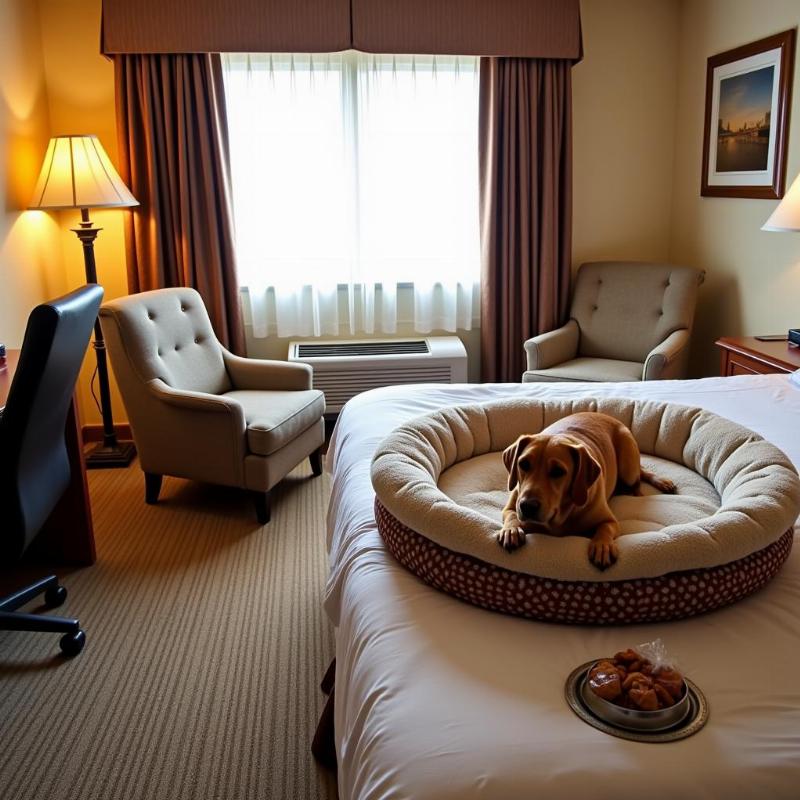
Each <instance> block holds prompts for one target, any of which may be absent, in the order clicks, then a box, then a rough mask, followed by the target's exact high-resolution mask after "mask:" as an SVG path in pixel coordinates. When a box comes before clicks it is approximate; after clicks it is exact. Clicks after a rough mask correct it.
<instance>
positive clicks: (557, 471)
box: [547, 464, 567, 478]
mask: <svg viewBox="0 0 800 800" xmlns="http://www.w3.org/2000/svg"><path fill="white" fill-rule="evenodd" d="M547 474H548V475H549V476H550V477H551V478H560V477H562V476H563V475H566V474H567V471H566V470H565V469H564V467H562V466H561V465H560V464H553V466H552V467H550V472H548V473H547Z"/></svg>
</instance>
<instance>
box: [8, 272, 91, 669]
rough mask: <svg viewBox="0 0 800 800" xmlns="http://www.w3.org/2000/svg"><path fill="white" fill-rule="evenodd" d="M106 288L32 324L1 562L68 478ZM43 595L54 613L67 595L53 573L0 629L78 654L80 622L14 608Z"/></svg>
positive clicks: (58, 305) (14, 552)
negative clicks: (46, 639) (56, 638)
mask: <svg viewBox="0 0 800 800" xmlns="http://www.w3.org/2000/svg"><path fill="white" fill-rule="evenodd" d="M102 299H103V290H102V288H101V287H100V286H97V285H96V284H91V285H89V286H84V287H83V288H81V289H77V290H76V291H74V292H71V293H70V294H68V295H65V296H64V297H60V298H58V299H57V300H53V301H51V302H49V303H44V304H42V305H40V306H37V307H36V308H35V309H34V310H33V311H32V312H31V315H30V317H29V318H28V327H27V328H26V330H25V339H24V341H23V343H22V352H21V353H20V358H19V364H18V365H17V371H16V372H15V374H14V380H13V382H12V384H11V389H10V391H9V395H8V400H7V401H6V407H5V409H4V410H3V414H2V416H1V417H0V509H2V514H3V522H4V525H3V530H2V533H1V534H0V560H1V561H2V563H3V564H4V565H7V564H10V563H13V562H16V561H17V560H18V559H19V558H20V557H21V556H22V554H23V553H24V552H25V550H26V549H27V547H28V546H29V545H30V544H31V542H32V541H33V539H34V538H35V536H36V534H37V533H39V530H40V529H41V527H42V526H43V525H44V523H45V521H46V520H47V518H48V517H49V516H50V512H51V511H52V510H53V508H54V507H55V505H56V503H57V502H58V501H59V499H60V498H61V495H62V494H63V493H64V491H65V489H66V488H67V485H68V484H69V480H70V467H69V458H68V455H67V445H66V438H65V428H66V423H67V414H68V413H69V404H70V402H71V400H72V394H73V392H74V390H75V381H76V380H77V378H78V373H79V372H80V368H81V363H82V361H83V356H84V353H85V352H86V346H87V345H88V343H89V336H90V334H91V332H92V326H93V325H94V323H95V320H96V319H97V312H98V310H99V308H100V303H101V301H102ZM40 594H44V601H45V604H46V605H47V606H48V607H50V608H54V607H55V606H59V605H61V604H62V603H63V602H64V600H66V597H67V590H66V589H65V588H64V587H63V586H59V584H58V578H56V576H55V575H51V576H50V577H48V578H45V579H44V580H41V581H38V582H37V583H35V584H33V586H29V587H27V588H25V589H22V590H20V591H19V592H16V593H14V594H13V595H10V596H9V597H5V598H3V599H1V600H0V630H6V631H51V632H57V633H63V634H64V635H63V636H62V637H61V642H60V644H61V650H62V651H63V652H64V653H65V655H68V656H75V655H77V654H78V653H80V652H81V650H83V646H84V644H85V643H86V635H85V634H84V632H83V631H82V630H81V626H80V623H79V622H78V620H77V619H66V618H62V617H48V616H40V615H37V614H23V613H20V612H18V611H17V610H16V609H18V608H20V607H21V606H23V605H25V603H27V602H29V601H30V600H32V599H33V598H34V597H36V596H38V595H40Z"/></svg>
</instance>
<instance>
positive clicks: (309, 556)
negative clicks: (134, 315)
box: [0, 462, 336, 800]
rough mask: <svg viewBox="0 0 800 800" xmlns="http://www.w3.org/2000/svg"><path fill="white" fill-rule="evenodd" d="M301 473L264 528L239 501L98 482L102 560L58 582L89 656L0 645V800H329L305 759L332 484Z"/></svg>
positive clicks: (215, 492)
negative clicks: (147, 493)
mask: <svg viewBox="0 0 800 800" xmlns="http://www.w3.org/2000/svg"><path fill="white" fill-rule="evenodd" d="M310 475H311V472H310V469H309V468H308V462H305V463H304V464H303V465H302V466H300V467H298V468H297V469H296V470H295V471H294V472H293V473H292V474H291V475H290V476H289V478H287V479H286V480H285V481H284V482H283V483H282V484H281V485H280V486H279V487H278V488H277V489H276V490H275V492H274V493H273V505H272V522H271V523H270V524H269V525H268V526H266V527H265V528H263V529H262V528H260V527H259V526H258V525H257V523H256V522H255V515H254V512H253V509H252V507H251V505H250V502H249V499H248V498H247V497H246V496H245V495H244V494H242V493H239V492H237V491H233V490H229V489H224V488H219V487H209V486H201V485H198V484H192V483H188V482H186V481H181V480H177V479H166V480H165V481H164V488H163V490H162V501H161V502H160V503H159V505H158V506H155V507H151V506H147V505H145V503H144V502H143V495H144V488H143V479H142V475H141V472H140V471H139V469H138V467H137V466H135V465H134V466H132V467H131V468H130V469H126V470H106V471H102V470H101V471H93V472H91V473H90V489H91V497H92V504H93V509H94V517H95V528H96V538H97V547H98V561H97V563H96V564H95V565H94V566H93V567H90V568H87V569H82V570H77V571H74V572H72V573H71V574H68V575H66V576H65V585H66V586H67V588H68V589H69V593H70V595H69V598H68V600H67V603H66V605H65V606H64V607H63V611H64V612H65V613H66V614H75V615H76V616H79V617H80V619H81V622H82V624H83V626H84V629H85V630H86V634H87V645H86V649H85V650H84V652H83V653H82V654H81V655H80V656H78V657H77V658H76V659H74V660H71V661H70V660H65V659H63V658H62V657H61V656H59V655H58V653H59V650H58V635H57V634H26V633H0V742H2V746H0V787H2V789H1V790H0V794H2V797H3V798H4V800H12V798H25V799H26V800H27V799H28V798H30V800H34V798H36V799H37V800H44V799H45V798H59V800H62V799H63V800H67V799H69V800H75V799H77V798H79V799H80V800H90V798H98V799H102V800H107V799H108V798H113V799H114V800H124V799H127V798H131V799H132V798H142V800H144V799H145V798H147V800H150V799H151V798H164V800H166V799H167V798H169V799H170V800H173V799H174V800H181V799H182V798H186V799H187V800H189V798H220V799H222V798H225V799H226V800H235V799H236V798H262V799H263V798H282V799H283V798H291V799H292V800H294V799H295V798H296V799H297V800H301V798H314V799H316V798H335V797H336V789H335V780H334V779H333V778H332V777H331V776H330V775H328V774H327V773H325V772H324V771H322V770H320V769H318V768H317V766H316V764H315V762H314V761H313V759H312V756H311V753H310V752H309V745H310V742H311V737H312V735H313V732H314V727H315V725H316V721H317V717H318V715H319V712H320V710H321V708H322V705H323V703H322V701H323V696H322V694H321V692H320V691H319V688H318V684H319V680H320V678H321V677H322V674H323V672H324V670H325V667H326V666H327V665H328V663H329V661H330V660H331V658H332V656H333V631H332V628H331V626H330V625H329V623H328V620H327V618H326V617H325V615H324V612H323V611H322V608H321V601H322V590H323V586H324V581H325V576H326V571H327V561H326V556H325V545H324V536H325V534H324V530H325V528H324V520H325V508H326V504H327V498H328V493H329V484H328V477H327V476H326V475H323V476H322V477H321V478H317V479H312V478H311V477H310Z"/></svg>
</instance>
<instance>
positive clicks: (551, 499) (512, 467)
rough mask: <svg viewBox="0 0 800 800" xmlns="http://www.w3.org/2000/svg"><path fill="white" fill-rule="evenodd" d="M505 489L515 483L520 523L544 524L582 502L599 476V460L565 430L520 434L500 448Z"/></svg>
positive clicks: (560, 518)
mask: <svg viewBox="0 0 800 800" xmlns="http://www.w3.org/2000/svg"><path fill="white" fill-rule="evenodd" d="M503 463H504V464H505V466H506V469H507V470H508V490H509V491H511V490H512V489H514V488H515V487H518V491H517V516H518V517H519V520H520V522H522V523H526V522H527V523H532V524H537V525H541V526H544V527H545V528H548V527H549V526H552V525H554V524H556V523H562V522H563V521H564V520H566V519H567V517H568V516H569V515H570V514H571V513H572V511H574V510H576V509H579V508H581V507H583V506H585V505H586V503H587V501H588V499H589V491H590V489H591V488H592V486H594V484H595V482H596V481H597V479H598V478H599V477H600V471H601V469H600V464H598V463H597V460H596V459H595V458H594V456H592V454H591V453H590V452H589V451H588V449H587V448H586V446H585V445H584V444H583V443H582V442H581V441H579V440H578V439H575V438H574V437H572V436H569V435H567V434H555V435H548V434H536V435H531V436H520V437H519V439H517V441H516V442H514V444H512V445H511V446H510V447H507V448H506V450H505V451H504V452H503Z"/></svg>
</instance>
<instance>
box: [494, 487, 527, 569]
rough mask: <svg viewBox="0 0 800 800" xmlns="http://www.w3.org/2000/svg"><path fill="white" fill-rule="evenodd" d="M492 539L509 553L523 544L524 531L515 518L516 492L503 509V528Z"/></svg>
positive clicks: (512, 493)
mask: <svg viewBox="0 0 800 800" xmlns="http://www.w3.org/2000/svg"><path fill="white" fill-rule="evenodd" d="M494 538H495V539H496V540H497V543H498V544H499V545H500V547H502V548H503V549H504V550H507V551H508V552H509V553H510V552H512V551H513V550H516V549H517V548H519V547H522V545H524V544H525V531H524V530H523V529H522V523H521V522H520V521H519V517H517V490H516V489H514V490H513V491H512V492H511V495H510V497H509V498H508V502H507V503H506V507H505V508H504V509H503V527H502V529H501V530H499V531H498V532H497V533H496V534H495V535H494Z"/></svg>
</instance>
